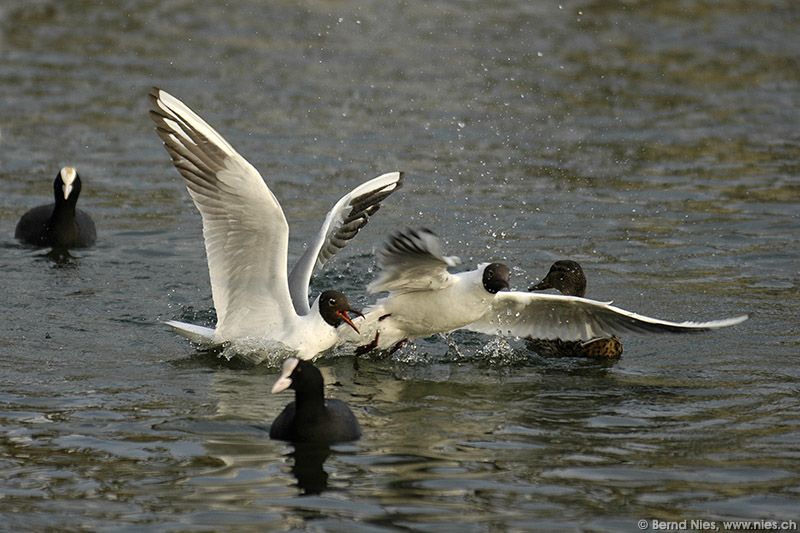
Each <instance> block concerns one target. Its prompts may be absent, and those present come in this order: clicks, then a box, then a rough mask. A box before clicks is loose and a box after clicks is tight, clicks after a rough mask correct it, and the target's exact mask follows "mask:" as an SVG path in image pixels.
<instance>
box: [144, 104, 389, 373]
mask: <svg viewBox="0 0 800 533" xmlns="http://www.w3.org/2000/svg"><path fill="white" fill-rule="evenodd" d="M150 103H151V106H152V109H151V111H150V117H151V118H152V119H153V121H154V122H155V124H156V132H157V133H158V135H159V137H161V139H162V140H163V141H164V147H165V148H166V150H167V152H168V153H169V155H170V156H171V157H172V162H173V164H174V165H175V167H176V168H177V169H178V171H179V172H180V174H181V175H182V176H183V178H184V181H185V183H186V187H187V189H188V190H189V194H190V195H191V197H192V200H194V203H195V205H196V206H197V209H198V210H199V211H200V214H201V215H202V219H203V238H204V240H205V247H206V255H207V257H208V271H209V275H210V278H211V295H212V298H213V300H214V307H215V309H216V312H217V324H216V327H215V328H214V329H211V328H207V327H203V326H197V325H193V324H186V323H183V322H177V321H169V322H167V324H168V325H170V326H171V327H172V328H174V329H175V330H176V331H177V332H178V333H180V334H181V335H183V336H185V337H187V338H189V339H190V340H192V341H194V342H197V343H200V344H206V345H209V344H210V345H217V344H221V343H223V342H236V341H242V340H256V341H264V342H265V343H269V344H272V343H278V344H280V345H281V348H286V349H288V350H289V351H291V352H293V353H294V354H296V356H297V357H300V358H302V359H310V358H312V357H314V356H315V355H317V354H318V353H320V352H322V351H325V350H327V349H328V348H331V347H332V346H333V345H334V344H335V343H336V342H337V339H338V334H337V331H336V327H337V326H339V325H340V324H341V323H342V322H345V323H347V324H348V325H349V326H350V327H352V328H353V329H355V330H357V328H356V327H355V325H354V324H353V322H352V320H351V319H350V317H349V315H348V312H351V311H353V310H352V309H351V308H350V305H349V303H348V302H347V298H346V297H345V296H344V295H343V294H342V293H340V292H337V291H325V292H323V293H322V294H321V295H320V296H319V297H317V299H316V300H314V303H313V304H312V305H311V306H309V303H308V285H309V282H310V280H311V274H312V272H313V271H314V269H315V267H317V266H321V265H323V264H324V263H325V262H326V261H327V260H328V259H330V257H332V256H333V255H334V254H336V253H337V252H338V251H339V250H340V249H342V248H343V247H344V246H345V245H346V244H347V242H348V241H349V240H350V239H352V238H353V237H354V236H355V235H356V233H358V231H359V230H360V229H361V228H362V227H364V225H365V224H366V223H367V222H368V220H369V217H370V216H371V215H372V214H373V213H375V211H377V210H378V208H379V207H380V202H381V201H382V200H384V199H385V198H386V197H387V196H389V195H390V194H392V193H393V192H395V191H396V190H397V189H399V188H400V186H401V185H402V179H403V176H402V173H400V172H391V173H388V174H384V175H382V176H379V177H377V178H374V179H372V180H370V181H368V182H366V183H363V184H362V185H360V186H358V187H356V188H355V189H353V190H352V191H350V192H349V193H348V194H346V195H345V196H343V197H342V198H341V199H340V200H339V201H338V202H337V203H336V205H334V206H333V208H332V209H331V211H330V212H329V213H328V215H327V216H326V218H325V221H324V223H323V224H322V228H320V231H319V233H318V234H317V236H316V238H315V239H314V241H313V242H311V243H310V245H309V246H308V249H307V250H306V251H305V253H304V254H303V255H302V256H301V257H300V259H299V260H298V262H297V264H296V265H295V266H294V269H293V270H292V272H291V273H287V261H288V245H289V225H288V223H287V222H286V217H285V216H284V214H283V210H282V209H281V206H280V204H279V203H278V200H277V199H276V198H275V196H274V195H273V194H272V191H270V190H269V188H268V187H267V185H266V183H265V182H264V180H263V178H262V177H261V175H260V174H259V173H258V171H257V170H256V169H255V168H254V167H253V166H252V165H251V164H250V163H248V162H247V160H246V159H245V158H243V157H242V156H241V155H239V153H237V152H236V150H234V149H233V147H232V146H231V145H230V144H229V143H228V142H227V141H226V140H225V139H224V138H223V137H222V136H221V135H220V134H219V133H217V132H216V131H215V130H214V129H213V128H212V127H211V126H209V125H208V124H207V123H206V122H205V121H204V120H203V119H201V118H200V117H199V116H198V115H196V114H195V113H194V112H193V111H192V110H191V109H189V108H188V107H187V106H186V105H185V104H183V102H181V101H180V100H178V99H177V98H175V97H174V96H172V95H170V94H169V93H167V92H165V91H162V90H161V89H157V88H154V89H153V90H152V91H151V92H150Z"/></svg>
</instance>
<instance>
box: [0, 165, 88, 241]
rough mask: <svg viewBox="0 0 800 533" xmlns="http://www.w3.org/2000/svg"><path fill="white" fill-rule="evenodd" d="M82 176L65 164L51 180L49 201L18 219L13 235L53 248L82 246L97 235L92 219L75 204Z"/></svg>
mask: <svg viewBox="0 0 800 533" xmlns="http://www.w3.org/2000/svg"><path fill="white" fill-rule="evenodd" d="M80 194H81V177H80V176H79V175H78V171H77V170H75V169H74V168H73V167H64V168H62V169H61V171H60V172H59V173H58V174H57V175H56V179H55V180H54V181H53V196H54V197H55V202H54V203H52V204H45V205H40V206H39V207H34V208H33V209H31V210H30V211H28V212H27V213H25V214H24V215H22V218H20V219H19V222H17V227H16V229H15V230H14V237H15V238H17V239H19V240H20V241H22V242H24V243H26V244H33V245H35V246H52V247H54V248H61V249H66V248H83V247H86V246H91V245H92V244H94V241H95V240H96V239H97V231H96V230H95V227H94V221H93V220H92V217H90V216H89V214H88V213H86V211H83V210H81V209H78V208H77V207H76V205H77V203H78V196H79V195H80Z"/></svg>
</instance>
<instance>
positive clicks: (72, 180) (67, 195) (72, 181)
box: [53, 167, 81, 204]
mask: <svg viewBox="0 0 800 533" xmlns="http://www.w3.org/2000/svg"><path fill="white" fill-rule="evenodd" d="M53 194H54V195H55V198H56V203H57V204H58V203H62V202H65V201H66V202H69V203H72V204H74V203H75V202H77V201H78V196H79V195H80V194H81V178H80V176H78V171H77V170H75V168H74V167H64V168H62V169H61V171H60V172H59V173H58V175H56V179H55V181H53Z"/></svg>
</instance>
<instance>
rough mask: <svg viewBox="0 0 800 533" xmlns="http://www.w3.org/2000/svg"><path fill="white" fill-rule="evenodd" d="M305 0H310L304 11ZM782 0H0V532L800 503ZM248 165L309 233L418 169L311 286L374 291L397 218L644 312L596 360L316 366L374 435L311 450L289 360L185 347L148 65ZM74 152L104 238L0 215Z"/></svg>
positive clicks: (84, 200)
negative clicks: (367, 192)
mask: <svg viewBox="0 0 800 533" xmlns="http://www.w3.org/2000/svg"><path fill="white" fill-rule="evenodd" d="M298 4H299V5H298ZM799 50H800V10H799V9H798V6H797V4H796V2H794V1H792V0H786V1H777V0H775V1H770V0H764V1H756V2H753V1H749V0H748V1H735V0H732V1H729V2H721V3H708V2H702V1H699V0H687V1H685V2H616V1H570V0H568V1H564V2H560V3H557V2H524V1H522V0H518V1H515V0H509V1H502V2H485V3H478V2H466V1H452V2H437V3H406V2H393V3H380V2H350V1H340V2H329V1H322V0H309V1H304V2H302V3H296V2H288V1H277V2H260V1H242V2H231V3H230V4H225V3H222V2H185V1H178V0H168V1H132V0H131V1H121V2H115V3H102V2H85V1H77V0H76V1H69V0H67V1H44V0H42V1H31V2H27V1H25V2H23V1H13V0H12V1H9V2H4V3H3V4H2V6H0V95H1V96H2V98H1V99H0V187H2V191H3V194H2V195H0V228H1V230H0V231H1V235H2V237H0V269H2V285H1V287H2V294H3V302H4V305H3V306H2V308H3V312H2V320H0V354H1V355H0V472H2V482H1V483H0V517H1V518H2V520H0V529H6V530H9V531H12V530H13V531H24V530H39V531H43V530H48V531H56V530H58V531H65V530H71V531H76V530H100V531H110V530H113V531H140V530H153V531H198V530H205V531H210V530H219V531H234V530H235V531H249V530H252V531H262V530H267V529H276V530H301V529H313V530H325V531H370V532H372V531H389V530H412V531H460V532H465V531H505V530H516V531H523V530H591V531H638V530H639V527H638V525H637V524H638V522H639V520H647V521H648V522H647V523H646V524H645V526H646V528H647V529H652V528H651V526H652V525H653V524H652V522H651V521H652V520H661V521H678V522H680V521H681V520H699V519H705V520H709V521H716V522H717V524H718V525H719V524H721V521H722V520H727V519H742V520H776V521H779V522H780V521H789V520H794V521H795V522H798V521H800V512H798V509H800V461H799V459H800V394H798V393H799V392H800V321H799V320H798V317H800V177H799V176H800V163H798V161H800V130H798V124H800V59H798V58H799V57H800V56H798V51H799ZM153 85H156V86H159V87H162V88H164V89H166V90H168V91H170V92H172V93H173V94H175V95H176V96H178V97H180V98H182V99H183V100H184V101H185V102H186V103H187V104H188V105H189V106H190V107H192V108H193V109H195V110H196V111H197V112H198V113H200V114H201V115H202V116H204V117H205V118H206V119H207V120H208V121H209V122H210V123H211V124H212V125H214V126H215V127H216V128H217V129H219V131H220V132H222V133H223V135H225V136H226V138H227V139H228V140H229V141H230V142H231V143H232V144H233V145H234V146H235V147H236V148H237V149H238V150H239V151H240V152H241V153H242V154H243V155H244V156H245V157H246V158H248V159H249V160H250V161H251V162H252V163H253V164H254V165H255V166H256V167H257V168H258V169H259V170H260V171H261V172H262V174H263V175H264V176H265V178H266V180H267V182H268V184H269V186H270V187H271V189H272V190H273V192H274V193H275V194H276V196H277V197H278V198H279V199H280V201H281V203H282V205H283V208H284V210H285V212H286V216H287V218H288V220H289V222H290V225H291V228H292V234H291V237H290V241H291V242H290V247H291V250H290V255H291V260H294V259H295V258H296V257H298V256H299V254H300V253H301V251H302V249H303V246H304V243H305V242H307V241H308V240H309V239H310V238H311V237H312V236H313V235H314V233H315V232H316V230H317V228H318V227H319V224H320V223H321V221H322V217H323V216H324V213H325V212H326V211H327V209H328V208H329V207H330V206H331V205H332V204H333V203H334V202H335V200H336V199H337V198H338V197H339V196H340V195H341V194H343V193H344V191H346V190H349V188H352V187H354V186H355V185H357V184H358V183H360V182H362V181H365V180H366V179H368V178H371V177H374V176H376V175H378V174H380V173H383V172H388V171H392V170H396V169H397V170H403V171H405V172H406V186H405V187H404V188H403V190H402V191H401V192H400V193H398V194H397V195H395V196H393V197H392V198H390V199H389V200H388V201H387V202H386V203H385V206H384V208H383V209H382V210H381V211H380V213H379V214H377V215H376V216H375V217H374V219H373V220H372V222H371V223H370V225H369V226H368V227H367V228H366V229H365V230H364V231H363V232H362V233H361V234H360V235H359V237H358V238H357V239H356V240H355V241H353V243H352V244H351V246H350V247H348V248H347V249H346V250H345V251H344V252H343V253H342V254H341V255H340V256H338V257H337V258H336V260H335V261H334V262H333V263H332V264H331V265H330V266H329V268H328V269H327V270H326V271H325V272H324V273H323V274H321V275H320V276H318V277H317V278H316V279H315V280H314V283H313V287H312V288H313V290H314V293H315V294H316V293H317V292H318V291H320V290H321V289H322V288H325V287H330V286H335V287H338V288H340V289H341V290H344V291H345V292H347V293H348V294H349V295H350V296H351V299H352V300H354V301H355V302H356V303H357V304H358V305H359V306H363V305H366V304H367V303H369V302H370V301H371V297H370V296H369V295H368V294H367V293H366V290H365V286H366V284H367V283H368V282H369V281H371V280H372V279H374V276H375V263H374V251H375V249H376V248H378V247H379V246H380V245H381V243H382V242H383V240H384V238H385V236H386V235H387V234H388V233H389V232H391V231H392V230H394V229H397V228H401V227H404V226H408V225H415V226H416V225H424V226H428V227H431V228H433V229H434V230H435V231H436V232H437V233H438V234H439V235H440V236H441V237H442V238H443V239H444V240H445V242H446V243H447V250H446V251H447V252H448V253H450V254H455V255H459V256H461V258H462V259H463V260H464V263H465V265H466V266H467V267H470V268H472V267H474V266H475V264H477V263H478V262H482V261H487V260H502V261H505V262H507V263H509V264H510V265H512V266H513V279H512V285H513V286H514V287H515V288H517V289H521V290H525V289H526V288H527V286H528V285H529V284H530V283H532V282H534V281H536V280H538V279H539V278H541V277H542V276H544V274H545V273H546V272H547V269H548V267H549V265H550V264H551V263H552V262H553V261H554V260H556V259H564V258H571V259H575V260H578V261H579V262H581V263H582V264H583V266H584V268H585V270H586V272H587V276H588V278H589V291H588V295H589V296H592V297H595V298H597V299H600V300H614V301H615V302H616V303H617V304H618V305H620V306H622V307H624V308H627V309H630V310H634V311H637V312H640V313H644V314H648V315H651V316H658V317H662V318H665V319H673V320H706V319H715V318H723V317H728V316H734V315H737V314H741V313H749V314H751V319H750V320H749V321H747V322H745V323H744V324H741V325H739V326H737V327H735V328H731V329H727V330H722V331H718V332H713V333H708V334H702V335H693V336H667V337H660V336H654V337H624V338H623V342H624V346H625V353H624V355H623V356H622V358H621V359H620V360H619V361H617V362H612V363H608V364H604V363H598V362H591V361H585V360H566V359H565V360H547V359H542V358H539V357H537V356H535V355H533V354H531V353H528V352H527V351H526V350H525V347H524V343H523V342H521V341H519V340H515V339H491V338H487V337H482V336H479V335H472V334H466V333H457V334H453V335H451V336H449V337H448V338H444V337H441V338H440V337H435V338H432V339H425V340H421V341H418V342H416V343H414V344H413V345H411V346H409V347H407V348H405V349H403V350H402V351H400V352H398V353H397V354H395V356H393V357H392V358H389V359H386V358H370V359H366V360H361V361H359V362H358V364H355V360H354V358H353V357H352V356H351V355H350V354H349V353H347V352H344V351H339V352H336V353H333V354H330V355H328V356H326V357H325V358H323V359H321V360H319V361H318V364H319V366H320V367H321V368H322V369H323V372H324V374H325V375H326V377H327V379H328V382H329V386H328V387H327V394H328V395H330V396H333V397H336V398H340V399H343V400H345V401H347V402H348V403H349V404H350V405H351V406H352V407H353V409H354V410H355V412H356V414H357V416H358V418H359V420H360V421H361V424H362V426H363V429H364V437H363V438H362V439H361V440H360V441H358V442H355V443H352V444H346V445H339V446H335V447H334V448H333V449H331V450H329V451H323V452H320V451H318V450H304V449H298V450H295V449H294V448H293V447H292V446H291V445H289V444H286V443H282V442H274V441H270V440H269V438H268V437H267V430H268V427H269V423H270V421H271V420H272V419H273V418H274V417H275V416H276V415H277V413H278V412H279V411H280V409H281V408H282V406H283V405H284V404H285V403H287V402H288V401H289V400H290V399H291V396H290V395H288V394H282V395H270V394H269V389H270V387H271V385H272V383H273V381H274V379H275V377H276V375H277V370H276V369H274V368H269V367H265V366H260V367H256V368H247V367H244V366H242V365H231V364H227V363H225V361H223V360H220V359H219V358H217V357H216V356H214V355H213V354H200V353H197V352H196V351H195V350H194V348H192V347H191V346H190V345H189V344H187V343H186V342H185V341H183V340H182V339H181V338H179V337H177V336H176V335H174V334H173V333H171V332H169V331H167V330H166V329H165V328H164V327H163V326H162V325H161V324H160V321H162V320H167V319H172V318H177V319H181V320H186V321H195V322H198V323H204V324H209V323H213V306H212V302H211V296H210V288H209V282H208V274H207V269H206V264H205V255H204V251H203V247H202V244H201V243H202V238H201V229H200V218H199V215H198V214H197V212H196V210H195V209H194V206H193V205H192V203H191V200H190V199H189V197H188V194H187V193H186V191H185V189H184V188H183V186H182V183H181V180H180V177H179V176H178V174H177V172H176V171H175V170H174V168H172V165H171V164H170V161H169V158H168V156H167V154H166V152H165V151H164V150H163V148H162V147H161V145H160V142H159V140H158V138H157V137H156V135H155V134H154V132H153V126H152V123H151V121H150V120H149V118H148V116H147V109H148V101H147V98H146V95H147V92H148V90H149V88H150V87H151V86H153ZM64 165H74V166H76V167H77V168H78V170H79V172H80V173H81V176H82V178H83V183H84V187H83V193H82V195H81V198H80V202H79V205H80V206H81V207H83V208H84V209H86V210H87V211H89V212H90V213H91V214H92V215H93V217H94V219H95V222H96V223H97V227H98V236H99V238H98V243H97V245H96V246H95V247H94V248H92V249H89V250H83V251H76V252H74V254H73V255H74V256H75V258H74V259H73V260H71V261H69V262H67V263H66V264H59V263H55V262H53V261H51V260H50V259H48V258H47V257H46V255H45V252H46V251H42V250H32V249H30V248H26V247H23V246H20V245H19V244H17V243H16V242H15V241H14V239H13V232H14V226H15V224H16V221H17V220H18V219H19V217H20V216H21V215H22V214H23V213H24V212H25V211H26V210H27V209H28V208H30V207H33V206H35V205H38V204H41V203H45V202H49V201H51V200H52V196H51V194H52V193H51V191H52V188H51V187H52V180H53V178H54V177H55V175H56V173H57V171H58V169H59V168H60V167H61V166H64Z"/></svg>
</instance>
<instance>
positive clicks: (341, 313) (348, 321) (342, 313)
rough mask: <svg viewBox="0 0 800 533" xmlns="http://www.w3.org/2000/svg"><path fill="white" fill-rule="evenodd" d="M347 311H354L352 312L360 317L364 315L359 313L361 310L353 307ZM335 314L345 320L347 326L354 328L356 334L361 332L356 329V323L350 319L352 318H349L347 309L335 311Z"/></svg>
mask: <svg viewBox="0 0 800 533" xmlns="http://www.w3.org/2000/svg"><path fill="white" fill-rule="evenodd" d="M349 311H350V312H351V313H354V314H356V315H358V316H360V317H363V316H364V315H362V314H361V312H360V311H356V310H355V309H350V310H349ZM336 316H338V317H339V318H341V319H342V320H344V322H345V323H346V324H347V325H348V326H350V327H351V328H353V329H354V330H355V332H356V333H358V334H361V332H360V331H358V328H357V327H356V325H355V324H353V321H352V319H351V318H350V315H348V314H347V311H336Z"/></svg>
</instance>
